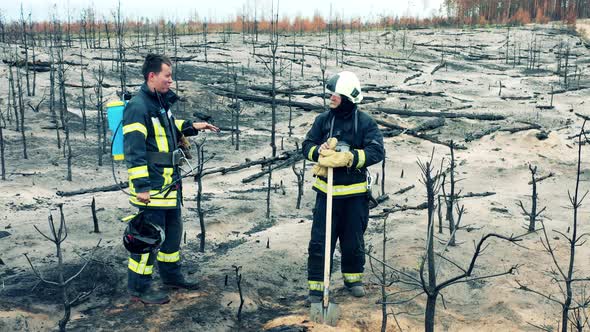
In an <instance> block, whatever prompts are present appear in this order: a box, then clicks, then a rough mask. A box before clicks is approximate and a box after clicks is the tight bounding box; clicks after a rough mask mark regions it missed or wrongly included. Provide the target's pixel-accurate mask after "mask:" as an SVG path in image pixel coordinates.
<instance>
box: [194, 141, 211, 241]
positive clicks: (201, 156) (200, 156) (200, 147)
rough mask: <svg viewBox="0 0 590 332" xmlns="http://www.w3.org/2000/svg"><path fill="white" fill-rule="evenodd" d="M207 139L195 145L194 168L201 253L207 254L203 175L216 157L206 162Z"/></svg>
mask: <svg viewBox="0 0 590 332" xmlns="http://www.w3.org/2000/svg"><path fill="white" fill-rule="evenodd" d="M206 141H207V140H206V139H203V140H202V141H200V142H198V143H195V144H194V146H195V147H196V149H197V165H196V166H195V168H193V170H194V171H195V175H194V179H195V182H196V183H197V197H196V200H197V214H198V215H199V225H200V226H201V233H200V234H199V235H198V237H199V240H200V244H199V251H200V252H205V234H206V228H205V212H204V211H203V207H202V205H201V202H202V200H203V176H205V175H206V174H204V173H203V169H204V166H205V163H206V162H208V161H209V160H211V159H212V158H213V157H214V156H215V155H214V154H213V155H211V157H209V158H208V159H206V160H205V143H206Z"/></svg>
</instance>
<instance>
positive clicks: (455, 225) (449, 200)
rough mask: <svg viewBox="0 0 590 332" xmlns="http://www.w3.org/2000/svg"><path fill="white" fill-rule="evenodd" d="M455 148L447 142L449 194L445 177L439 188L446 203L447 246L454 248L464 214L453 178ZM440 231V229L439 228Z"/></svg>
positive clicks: (455, 172) (454, 172)
mask: <svg viewBox="0 0 590 332" xmlns="http://www.w3.org/2000/svg"><path fill="white" fill-rule="evenodd" d="M455 147H456V144H455V143H454V142H453V141H452V140H451V141H450V142H449V149H450V150H451V160H450V162H449V194H448V195H447V193H446V191H445V186H444V183H445V179H446V175H445V174H442V177H443V185H442V186H441V189H442V192H443V197H444V199H445V203H446V207H447V208H446V220H447V221H448V222H449V234H450V236H451V238H450V240H449V245H450V246H452V247H454V246H456V245H457V243H456V240H455V238H456V236H455V234H456V233H457V230H458V229H459V227H460V224H461V216H462V215H463V212H464V207H463V206H461V207H459V202H458V201H459V195H460V194H461V191H459V192H456V187H457V182H458V181H459V180H457V179H456V178H455V176H456V175H457V171H456V169H455V168H456V167H457V164H456V163H455ZM454 209H456V211H457V217H456V218H455V214H454V212H453V211H454ZM439 230H440V227H439Z"/></svg>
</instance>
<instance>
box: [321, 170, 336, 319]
mask: <svg viewBox="0 0 590 332" xmlns="http://www.w3.org/2000/svg"><path fill="white" fill-rule="evenodd" d="M333 188H334V169H333V168H332V167H328V188H327V195H326V240H325V243H324V248H325V249H324V297H323V304H324V308H327V307H328V304H329V300H330V299H329V288H330V267H331V259H332V254H331V249H332V191H333Z"/></svg>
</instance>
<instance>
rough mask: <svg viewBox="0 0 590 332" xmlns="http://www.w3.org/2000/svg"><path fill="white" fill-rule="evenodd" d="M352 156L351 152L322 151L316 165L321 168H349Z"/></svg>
mask: <svg viewBox="0 0 590 332" xmlns="http://www.w3.org/2000/svg"><path fill="white" fill-rule="evenodd" d="M353 159H354V156H353V155H352V152H350V151H345V152H336V151H334V150H322V151H321V152H320V158H319V161H318V164H319V165H320V166H323V167H332V168H336V167H344V166H346V167H350V166H352V161H353Z"/></svg>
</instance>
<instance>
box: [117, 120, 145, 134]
mask: <svg viewBox="0 0 590 332" xmlns="http://www.w3.org/2000/svg"><path fill="white" fill-rule="evenodd" d="M132 131H139V132H140V133H142V134H143V136H145V137H147V135H148V133H147V128H146V127H145V126H144V125H143V123H139V122H134V123H131V124H128V125H125V126H123V135H125V134H127V133H130V132H132Z"/></svg>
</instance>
